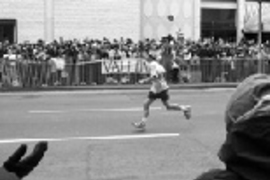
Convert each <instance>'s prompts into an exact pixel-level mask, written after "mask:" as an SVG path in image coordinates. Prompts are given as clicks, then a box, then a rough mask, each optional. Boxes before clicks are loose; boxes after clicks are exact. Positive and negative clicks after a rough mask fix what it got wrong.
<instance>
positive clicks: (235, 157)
mask: <svg viewBox="0 0 270 180" xmlns="http://www.w3.org/2000/svg"><path fill="white" fill-rule="evenodd" d="M225 119H226V124H227V137H226V141H225V143H224V144H223V146H222V148H221V150H220V153H219V156H220V159H221V160H222V161H223V162H224V163H225V165H226V167H227V169H229V170H231V171H233V172H235V173H237V174H239V175H240V176H242V177H244V178H245V179H247V180H257V179H258V180H268V179H269V177H270V77H269V76H268V75H262V74H256V75H253V76H250V77H248V78H247V79H245V80H244V81H243V82H242V83H241V84H240V85H239V86H238V87H237V89H236V91H235V93H234V94H233V95H232V97H231V99H230V101H229V103H228V105H227V110H226V113H225Z"/></svg>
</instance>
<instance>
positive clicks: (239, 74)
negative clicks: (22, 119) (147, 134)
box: [0, 57, 270, 88]
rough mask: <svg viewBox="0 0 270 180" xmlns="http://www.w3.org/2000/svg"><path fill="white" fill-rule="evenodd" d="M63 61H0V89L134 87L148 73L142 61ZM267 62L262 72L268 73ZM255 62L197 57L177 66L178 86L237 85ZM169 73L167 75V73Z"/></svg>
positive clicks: (52, 59) (254, 68)
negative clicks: (128, 85)
mask: <svg viewBox="0 0 270 180" xmlns="http://www.w3.org/2000/svg"><path fill="white" fill-rule="evenodd" d="M67 62H71V61H70V60H69V61H67V60H66V59H65V58H63V57H61V58H51V59H49V60H46V61H41V60H37V59H31V60H30V59H22V58H18V59H17V60H15V61H10V60H8V59H1V64H0V85H1V87H3V88H12V87H20V88H40V87H47V86H77V85H80V86H84V85H102V84H137V83H138V81H139V80H140V79H142V78H145V77H146V76H147V75H148V73H149V67H148V65H147V62H146V61H145V60H143V59H138V58H129V59H122V60H112V59H103V60H91V59H83V60H81V61H79V62H76V61H74V63H67ZM269 62H270V61H269V59H264V60H263V64H264V71H265V73H270V63H269ZM257 67H258V60H256V59H252V58H220V59H214V58H197V59H191V60H189V61H185V62H184V64H180V65H179V77H180V78H179V79H180V81H179V83H209V82H240V81H242V80H243V79H244V78H246V77H247V76H249V75H251V74H254V73H257V69H258V68H257ZM168 73H170V72H168Z"/></svg>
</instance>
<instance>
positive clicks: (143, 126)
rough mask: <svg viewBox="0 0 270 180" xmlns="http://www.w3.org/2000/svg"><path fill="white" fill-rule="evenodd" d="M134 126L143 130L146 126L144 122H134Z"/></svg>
mask: <svg viewBox="0 0 270 180" xmlns="http://www.w3.org/2000/svg"><path fill="white" fill-rule="evenodd" d="M132 125H133V126H134V127H136V128H138V129H143V128H145V126H146V124H145V122H143V121H140V122H133V123H132Z"/></svg>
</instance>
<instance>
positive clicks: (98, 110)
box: [28, 107, 162, 114]
mask: <svg viewBox="0 0 270 180" xmlns="http://www.w3.org/2000/svg"><path fill="white" fill-rule="evenodd" d="M150 109H151V110H161V109H162V107H151V108H150ZM142 110H143V108H142V107H135V108H110V109H109V108H107V109H106V108H101V109H70V110H30V111H28V113H30V114H57V113H70V112H139V111H142Z"/></svg>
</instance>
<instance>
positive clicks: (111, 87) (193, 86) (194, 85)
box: [0, 83, 238, 92]
mask: <svg viewBox="0 0 270 180" xmlns="http://www.w3.org/2000/svg"><path fill="white" fill-rule="evenodd" d="M237 84H238V83H192V84H170V89H207V88H235V87H236V86H237ZM149 87H150V85H149V84H145V85H139V84H134V85H133V84H132V85H122V84H120V85H89V86H54V87H39V88H21V87H11V88H0V92H13V91H22V92H23V91H59V90H62V91H72V90H104V89H108V90H117V89H121V90H129V89H130V90H131V89H132V90H135V89H149Z"/></svg>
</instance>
